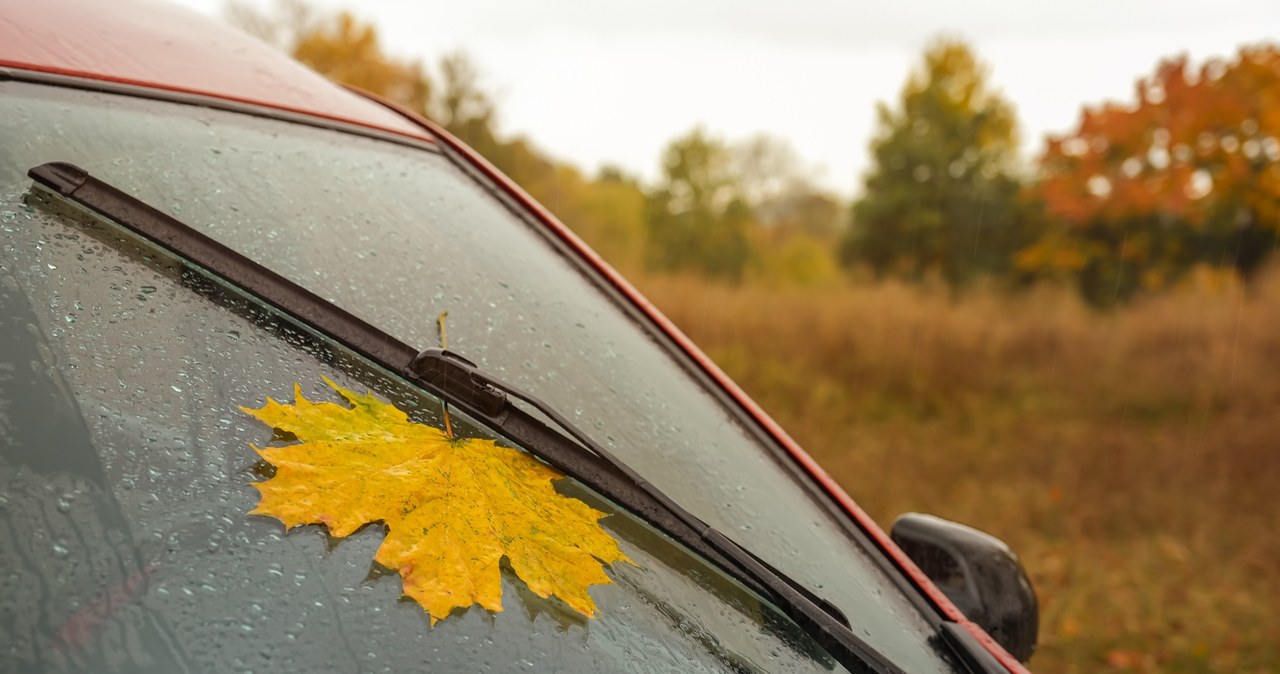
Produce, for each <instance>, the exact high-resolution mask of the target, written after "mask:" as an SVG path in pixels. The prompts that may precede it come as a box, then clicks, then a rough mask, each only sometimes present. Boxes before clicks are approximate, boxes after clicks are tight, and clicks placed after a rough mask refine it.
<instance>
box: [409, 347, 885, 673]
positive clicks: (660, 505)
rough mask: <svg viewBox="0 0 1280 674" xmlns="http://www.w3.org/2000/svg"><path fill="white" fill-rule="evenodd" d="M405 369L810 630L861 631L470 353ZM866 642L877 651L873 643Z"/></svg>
mask: <svg viewBox="0 0 1280 674" xmlns="http://www.w3.org/2000/svg"><path fill="white" fill-rule="evenodd" d="M406 374H407V375H410V376H413V377H417V378H418V383H419V384H420V385H422V386H423V387H424V388H427V389H429V390H433V391H438V393H437V395H439V397H441V398H443V399H445V400H448V401H449V402H450V403H451V404H453V405H455V406H456V407H458V408H459V409H461V410H462V411H464V412H466V413H467V414H468V415H470V416H471V417H474V418H477V419H479V420H481V421H482V422H484V423H485V425H488V426H490V427H493V428H494V429H495V430H498V431H499V432H501V433H502V434H503V435H505V436H507V437H510V438H512V439H514V440H517V441H519V442H520V444H521V445H522V446H526V445H527V448H528V449H529V451H530V452H531V453H533V454H535V455H536V456H538V457H539V458H541V459H543V460H544V461H546V462H547V463H548V464H550V465H552V466H554V467H555V468H557V469H559V470H560V471H561V472H563V473H565V474H566V475H570V476H573V477H574V478H575V479H577V480H578V481H579V482H582V483H583V484H585V485H587V486H588V487H590V488H592V489H594V490H595V491H597V492H599V493H600V494H602V495H604V496H606V497H607V498H609V499H611V500H613V501H615V502H617V503H618V504H619V505H621V506H623V507H624V508H626V509H627V510H628V511H630V512H632V513H633V514H635V515H638V516H639V517H640V518H641V519H643V520H645V521H646V522H648V523H649V524H651V525H653V526H654V527H656V528H657V529H659V530H660V531H663V532H664V533H666V534H667V535H668V536H671V537H672V538H674V539H675V540H677V541H679V542H680V543H681V544H683V545H684V546H685V547H688V548H690V549H692V550H693V551H695V552H696V553H698V554H699V555H701V556H702V557H704V558H706V559H708V560H710V561H712V562H713V563H715V564H716V565H717V566H719V567H721V568H722V569H725V570H727V571H730V573H731V575H733V576H734V577H735V578H736V579H737V580H739V581H740V582H742V583H743V584H744V585H746V586H747V587H748V588H749V589H751V590H752V591H753V592H755V593H757V594H759V595H761V596H765V597H769V598H771V599H772V600H774V601H775V602H777V603H778V604H779V607H780V608H783V609H784V612H786V613H787V615H788V617H790V618H792V619H793V620H795V621H796V622H797V623H798V624H800V625H801V626H802V627H805V628H806V631H809V632H810V633H814V631H815V629H816V630H836V631H838V632H841V633H847V634H848V635H850V636H852V637H854V638H855V639H857V636H856V635H853V634H852V632H851V631H850V626H849V622H848V619H847V618H845V616H844V614H843V613H841V612H840V610H839V609H838V608H836V607H835V606H834V605H832V604H831V603H830V602H828V601H826V600H825V599H822V598H821V597H819V596H817V595H816V594H814V593H813V592H812V591H810V590H809V589H807V588H805V587H804V586H803V585H801V584H800V583H798V582H796V581H795V580H792V579H791V578H790V577H788V576H787V575H785V574H783V573H782V572H781V571H778V570H777V569H775V568H774V567H772V566H770V565H769V564H768V563H767V562H765V561H764V560H762V559H760V558H759V557H757V556H756V555H755V554H753V553H751V552H750V551H749V550H747V549H746V548H743V547H742V546H740V545H738V544H736V543H734V542H733V541H732V540H730V539H729V538H728V537H726V536H725V535H724V534H722V533H720V532H719V531H718V530H716V529H715V528H713V527H711V526H710V525H708V524H707V523H706V522H703V521H702V520H700V519H698V518H697V517H696V516H694V515H693V514H692V513H690V512H689V511H688V510H686V509H685V508H683V507H681V506H680V505H679V504H677V503H676V502H675V501H673V500H672V499H671V498H670V497H668V496H667V495H666V494H665V493H663V492H662V491H661V490H659V489H658V488H657V487H655V486H654V485H653V484H651V483H650V482H649V481H648V480H646V479H644V478H643V477H642V476H641V475H640V474H639V473H637V472H636V471H635V470H633V469H632V468H631V467H630V466H628V465H627V464H626V463H624V462H623V461H621V460H620V459H618V458H617V457H615V456H613V454H612V453H611V452H609V451H608V450H606V449H605V448H604V447H601V446H600V445H599V444H597V443H596V442H595V441H593V440H592V439H591V437H590V436H589V435H587V434H586V433H584V432H582V430H580V429H579V428H577V427H576V426H574V425H573V423H572V422H570V421H569V420H568V419H566V418H564V416H563V415H561V414H560V413H558V412H557V411H556V410H555V409H554V408H553V407H551V406H550V405H548V404H547V403H545V402H543V401H542V400H540V399H538V398H537V397H536V396H533V395H532V394H529V393H526V392H524V391H522V390H520V389H518V388H516V387H515V386H512V385H511V384H507V383H505V382H503V381H501V380H499V379H497V378H496V377H494V376H492V375H489V374H487V373H484V372H482V371H481V370H480V369H479V368H477V367H476V365H475V364H474V363H472V362H471V361H469V360H467V359H465V358H463V357H461V356H459V355H457V354H455V353H452V352H450V351H446V350H444V349H426V350H425V351H422V352H420V353H419V354H418V355H417V356H415V357H414V359H413V360H412V361H411V362H410V363H409V366H408V367H407V368H406ZM508 397H513V398H516V399H518V400H521V401H523V402H525V403H526V404H528V405H529V406H531V407H533V408H534V409H536V410H538V411H539V412H541V413H542V414H543V415H545V416H547V417H548V418H550V419H551V420H552V421H554V422H555V423H556V425H558V426H559V427H560V428H562V429H563V430H564V431H565V432H566V433H568V435H569V436H571V438H572V439H570V438H566V437H565V436H564V435H563V434H561V433H559V432H557V431H555V430H553V429H551V428H548V427H547V426H546V425H545V424H543V423H541V422H540V421H538V420H537V419H536V418H534V417H533V416H531V415H529V414H527V413H525V412H524V411H523V410H521V409H520V408H519V407H517V406H515V405H514V404H512V403H511V401H510V400H508ZM575 440H576V441H577V442H576V443H575V442H574V441H575ZM788 609H789V610H788ZM815 609H816V612H815ZM819 614H822V617H821V619H819V617H820V616H819ZM807 623H813V624H807ZM814 636H815V638H816V636H817V635H816V634H814ZM818 641H819V643H822V644H823V646H824V647H825V648H827V649H828V650H835V649H833V648H832V646H831V645H830V644H827V643H823V641H822V640H821V639H818ZM862 646H863V647H864V648H865V649H866V650H867V651H871V653H872V654H874V656H875V657H880V656H879V655H878V654H875V652H874V651H873V650H872V649H871V648H870V646H867V645H865V644H862ZM860 658H861V656H860ZM861 659H864V660H865V658H861ZM885 664H886V665H887V664H888V663H887V661H886V663H885ZM877 671H882V670H877ZM889 671H896V670H889Z"/></svg>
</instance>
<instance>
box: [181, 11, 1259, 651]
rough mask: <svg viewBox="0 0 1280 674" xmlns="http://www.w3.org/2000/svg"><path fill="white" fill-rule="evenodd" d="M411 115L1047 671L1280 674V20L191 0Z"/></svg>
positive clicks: (1183, 14)
mask: <svg viewBox="0 0 1280 674" xmlns="http://www.w3.org/2000/svg"><path fill="white" fill-rule="evenodd" d="M181 1H182V3H183V4H186V5H189V6H192V7H194V8H196V9H198V10H200V11H202V12H205V13H208V14H213V15H215V16H221V17H223V18H224V19H226V20H227V21H229V22H231V23H233V24H235V25H237V26H239V27H241V28H243V29H245V30H247V31H249V32H252V33H254V34H257V35H259V36H261V37H263V38H264V39H266V40H267V41H269V42H271V43H272V44H274V45H276V46H278V47H279V48H280V49H282V50H284V51H286V52H288V53H290V54H292V55H293V56H294V57H295V58H297V59H298V60H300V61H302V62H304V63H306V64H308V65H310V66H311V67H313V68H315V69H317V70H319V71H320V72H321V73H324V74H326V75H328V76H329V77H331V78H333V79H335V80H339V81H341V82H345V83H349V84H352V85H355V86H357V87H361V88H364V89H366V90H369V91H372V92H374V93H377V94H381V95H383V96H385V97H387V98H390V99H392V100H394V101H397V102H399V103H402V104H404V105H407V106H409V107H411V108H413V109H415V110H418V111H421V112H423V113H424V114H426V115H427V116H428V117H430V118H432V119H434V120H435V121H437V122H439V123H440V124H442V125H444V126H445V127H446V128H447V129H448V130H449V131H450V132H452V133H453V134H455V135H457V136H458V137H460V138H462V139H463V140H464V141H466V142H467V143H468V144H470V145H471V146H472V147H473V148H475V149H476V150H478V151H479V152H480V153H482V154H483V155H484V156H485V157H487V158H488V159H489V160H490V161H491V162H492V163H494V164H495V165H496V166H497V167H498V168H500V169H501V170H502V171H504V172H505V173H506V174H507V175H509V176H510V177H511V178H513V179H514V180H515V181H516V182H517V183H519V184H520V185H521V186H523V187H524V189H525V190H527V191H528V192H530V193H531V194H532V195H533V196H534V197H535V198H537V199H538V200H539V201H541V202H542V203H543V204H544V205H546V206H547V207H548V208H550V209H551V210H552V211H553V212H555V213H556V214H557V215H558V216H559V217H560V219H561V220H563V221H564V222H565V223H566V224H567V225H569V226H570V227H571V228H572V229H573V230H574V231H575V232H577V233H578V234H579V235H580V236H581V237H582V238H584V239H585V240H586V241H587V242H588V243H589V244H590V245H591V246H593V247H594V248H595V249H596V250H597V251H598V252H600V253H601V254H602V255H603V256H604V257H605V258H606V259H607V260H608V261H609V262H610V263H611V264H613V265H614V266H615V267H617V268H618V269H619V270H621V271H622V272H623V273H624V274H625V275H627V276H628V277H629V278H630V279H631V280H632V281H633V282H634V283H636V284H637V285H638V286H639V287H640V289H641V290H642V291H643V292H644V293H646V294H647V295H648V296H649V297H650V298H651V299H652V300H653V301H654V302H655V303H656V304H657V305H658V306H659V307H660V308H661V309H662V310H663V311H664V312H665V313H666V314H667V315H668V316H670V317H671V318H672V319H673V320H674V321H675V322H676V323H677V324H678V325H679V326H680V327H681V328H682V329H683V330H684V331H685V332H687V333H688V334H689V335H690V336H691V337H692V338H693V339H694V340H695V341H696V342H697V343H698V344H700V345H701V346H702V347H703V349H705V350H706V351H707V352H708V353H709V354H710V355H711V357H712V358H714V359H715V360H716V361H717V362H718V363H720V365H721V366H722V367H723V368H724V369H725V370H727V371H728V373H729V374H730V375H731V376H732V377H733V378H734V379H736V380H737V381H738V382H739V383H740V384H741V385H742V386H743V387H744V388H745V389H746V390H747V391H748V392H749V393H750V394H751V395H752V396H753V397H754V398H755V399H756V400H757V401H759V402H760V403H761V404H762V405H763V406H764V407H765V408H766V409H767V410H768V411H769V412H770V414H772V415H773V416H774V417H775V418H776V419H778V420H779V421H780V422H781V423H782V424H783V426H784V427H786V428H787V429H788V431H789V432H790V433H791V434H792V435H793V436H795V437H796V439H797V440H799V441H800V443H801V444H802V445H803V446H804V447H805V448H806V449H807V450H808V451H809V452H810V453H811V454H813V455H814V456H815V457H816V458H817V459H818V460H819V461H820V462H821V463H822V464H823V465H824V466H825V467H826V468H827V470H828V471H829V472H830V473H831V474H832V475H833V476H834V477H835V478H836V479H837V480H838V481H840V482H841V483H842V484H843V485H844V486H845V488H846V489H847V490H848V491H849V492H850V493H851V494H852V495H853V496H854V498H855V499H857V500H858V501H859V503H860V504H861V505H862V506H863V507H864V508H865V509H866V510H867V511H868V512H869V513H870V514H871V515H872V516H873V517H875V518H876V520H877V521H878V522H880V523H881V525H882V526H884V527H885V528H886V529H887V528H888V526H889V524H890V523H891V522H892V520H893V518H894V517H895V516H896V515H898V514H899V513H902V512H907V511H923V512H929V513H933V514H937V515H940V516H943V517H946V518H949V519H953V520H956V521H960V522H964V523H967V524H970V525H973V526H976V527H978V528H981V529H984V530H987V531H989V532H991V533H993V534H994V535H996V536H999V537H1001V538H1003V539H1004V540H1005V541H1006V542H1008V543H1009V544H1010V545H1011V546H1012V547H1013V549H1014V550H1015V551H1017V552H1018V553H1019V554H1020V556H1021V557H1022V559H1023V562H1024V563H1025V565H1026V567H1027V569H1028V571H1029V573H1030V575H1031V576H1032V579H1033V582H1034V583H1035V586H1036V589H1037V592H1038V593H1039V596H1040V601H1041V620H1042V622H1041V646H1040V649H1039V651H1038V652H1037V654H1036V655H1035V656H1034V658H1033V659H1032V661H1031V665H1032V667H1033V669H1035V670H1037V671H1044V672H1096V671H1116V672H1126V671H1135V672H1157V671H1162V672H1163V671H1167V672H1277V671H1280V615H1277V613H1278V611H1277V606H1280V563H1278V562H1277V560H1278V559H1280V500H1277V499H1276V497H1275V493H1276V490H1277V488H1278V487H1280V268H1278V265H1280V261H1277V256H1276V254H1275V253H1276V250H1277V234H1278V233H1280V32H1277V30H1278V29H1277V26H1280V3H1275V2H1274V1H1273V0H1272V1H1270V2H1244V1H1236V0H1224V1H1221V2H1215V3H1213V5H1212V6H1211V7H1209V6H1205V5H1204V4H1203V3H1178V2H1146V1H1140V0H1133V1H1127V2H1109V3H1101V2H1099V3H1093V4H1086V5H1084V6H1074V5H1069V4H1067V3H1055V4H1054V5H1052V6H1041V3H1026V2H1010V1H1004V0H978V1H975V2H967V3H937V4H936V6H934V7H931V8H930V7H920V6H917V7H911V8H908V7H905V6H893V7H890V6H884V4H883V3H880V4H879V5H878V6H876V7H875V8H874V10H873V9H872V8H871V5H870V3H854V2H824V1H822V0H807V1H805V2H796V3H786V4H785V7H784V6H783V3H771V4H765V3H761V2H756V1H755V0H749V1H742V2H723V1H718V0H714V1H713V0H707V1H706V2H701V3H698V4H697V5H690V4H689V3H684V2H675V1H673V0H653V1H651V2H645V3H639V2H631V3H629V2H613V3H580V2H569V1H568V0H548V1H547V2H542V3H521V4H518V5H511V6H503V5H501V4H499V3H497V2H492V1H489V0H484V1H477V2H468V3H458V5H459V6H456V7H445V6H437V5H436V4H434V3H432V4H428V3H410V2H396V1H393V0H384V1H381V2H366V3H362V4H360V5H359V6H353V7H351V8H349V9H348V8H345V7H344V6H342V5H340V4H335V3H332V2H321V1H319V0H316V1H315V2H310V3H308V2H305V1H303V0H278V1H277V0H271V1H267V0H263V1H261V2H252V1H249V0H245V1H244V2H239V3H232V4H229V5H228V4H223V2H222V0H181Z"/></svg>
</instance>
